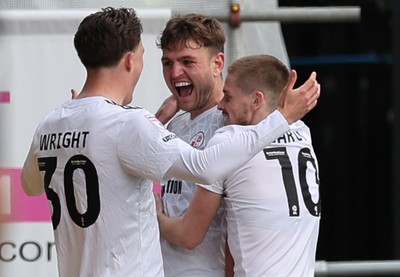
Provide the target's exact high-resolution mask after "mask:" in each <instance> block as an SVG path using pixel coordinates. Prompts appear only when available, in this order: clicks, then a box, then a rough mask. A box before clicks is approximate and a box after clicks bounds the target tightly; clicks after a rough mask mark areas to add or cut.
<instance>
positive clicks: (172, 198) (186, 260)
mask: <svg viewBox="0 0 400 277" xmlns="http://www.w3.org/2000/svg"><path fill="white" fill-rule="evenodd" d="M222 126H223V117H222V114H221V111H219V110H218V109H217V107H216V106H215V107H213V108H211V109H209V110H207V111H205V112H204V113H202V114H200V115H199V116H197V117H196V118H194V119H193V120H192V119H191V118H190V113H188V112H186V113H183V114H181V115H179V116H177V117H176V118H174V119H173V120H172V121H171V122H170V124H169V126H168V129H169V130H170V131H171V132H173V133H175V134H176V135H177V136H178V137H179V138H180V139H182V140H184V141H186V142H187V143H189V144H190V145H191V146H192V147H194V148H197V149H204V148H205V147H206V145H207V143H208V141H209V140H210V139H211V137H212V136H213V135H214V133H215V131H216V130H217V129H218V128H220V127H222ZM195 190H196V185H195V184H193V183H191V182H187V181H184V180H177V179H170V180H168V181H167V182H166V183H165V184H164V186H163V188H162V191H163V205H164V211H165V213H166V215H168V216H171V217H173V216H181V215H183V214H184V213H185V212H186V210H187V208H188V207H189V204H190V200H191V199H192V197H193V194H194V192H195ZM223 211H224V210H223V208H221V209H219V211H218V214H217V215H216V217H215V218H214V220H213V222H212V225H211V226H210V228H209V230H208V232H207V235H206V237H205V239H204V241H203V242H202V243H201V244H200V245H198V246H197V247H196V248H195V249H193V250H186V249H184V248H181V247H178V246H174V245H172V244H170V243H168V242H167V241H166V240H164V239H161V249H162V253H163V259H164V270H165V276H166V277H175V276H180V277H185V276H190V277H196V276H198V277H204V276H207V277H222V276H225V254H224V245H225V238H224V234H225V232H224V226H223V225H221V224H222V215H223Z"/></svg>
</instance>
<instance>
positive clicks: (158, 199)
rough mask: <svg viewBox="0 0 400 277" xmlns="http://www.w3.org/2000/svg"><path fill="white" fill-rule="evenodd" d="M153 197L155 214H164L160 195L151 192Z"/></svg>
mask: <svg viewBox="0 0 400 277" xmlns="http://www.w3.org/2000/svg"><path fill="white" fill-rule="evenodd" d="M153 195H154V200H155V202H156V212H157V214H159V213H164V206H163V203H162V200H161V196H160V194H159V193H157V192H153Z"/></svg>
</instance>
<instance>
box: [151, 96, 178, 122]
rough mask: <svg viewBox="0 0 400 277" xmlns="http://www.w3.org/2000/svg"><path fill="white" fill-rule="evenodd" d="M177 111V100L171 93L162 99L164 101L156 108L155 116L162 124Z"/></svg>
mask: <svg viewBox="0 0 400 277" xmlns="http://www.w3.org/2000/svg"><path fill="white" fill-rule="evenodd" d="M178 111H179V107H178V101H177V100H176V98H175V97H174V96H172V95H171V96H170V97H168V98H167V99H165V100H164V102H163V103H162V104H161V106H160V107H159V108H158V110H157V112H156V114H155V116H156V117H157V119H158V120H160V122H161V123H162V124H167V123H168V121H170V120H171V119H172V118H173V117H174V115H175V114H176V113H177V112H178Z"/></svg>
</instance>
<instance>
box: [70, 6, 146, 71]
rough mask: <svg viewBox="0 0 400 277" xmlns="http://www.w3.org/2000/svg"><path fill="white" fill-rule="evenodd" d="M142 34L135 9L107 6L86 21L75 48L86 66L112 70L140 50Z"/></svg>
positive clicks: (80, 28) (79, 28)
mask: <svg viewBox="0 0 400 277" xmlns="http://www.w3.org/2000/svg"><path fill="white" fill-rule="evenodd" d="M142 32H143V27H142V24H141V22H140V20H139V18H138V17H137V15H136V12H135V10H134V9H129V8H119V9H115V8H112V7H107V8H103V9H101V11H98V12H96V13H93V14H91V15H88V16H87V17H85V18H84V19H83V20H82V22H81V23H80V25H79V27H78V30H77V32H76V33H75V37H74V45H75V49H76V51H77V53H78V56H79V58H80V60H81V62H82V63H83V65H84V66H85V67H109V66H113V65H116V64H117V63H118V62H119V61H120V59H121V58H122V56H123V55H124V54H125V53H127V52H128V51H133V50H135V49H136V48H137V46H138V45H139V43H140V41H141V35H142Z"/></svg>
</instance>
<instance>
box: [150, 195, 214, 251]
mask: <svg viewBox="0 0 400 277" xmlns="http://www.w3.org/2000/svg"><path fill="white" fill-rule="evenodd" d="M221 199H222V196H221V195H220V194H217V193H214V192H211V191H208V190H206V189H204V188H202V187H198V188H197V190H196V192H195V194H194V196H193V198H192V200H191V202H190V205H189V208H188V209H187V211H186V213H185V214H184V215H183V216H180V217H168V216H166V215H165V214H164V213H163V211H162V204H161V199H160V198H159V197H157V196H156V202H157V217H158V222H159V226H160V234H161V236H162V237H163V238H164V239H165V240H167V241H168V242H170V243H172V244H175V245H177V246H180V247H183V248H186V249H189V250H191V249H193V248H195V247H196V246H197V245H199V244H200V243H202V242H203V240H204V237H205V235H206V233H207V231H208V228H209V226H210V224H211V222H212V220H213V218H214V216H215V214H216V213H217V210H218V208H219V206H220V204H221Z"/></svg>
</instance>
